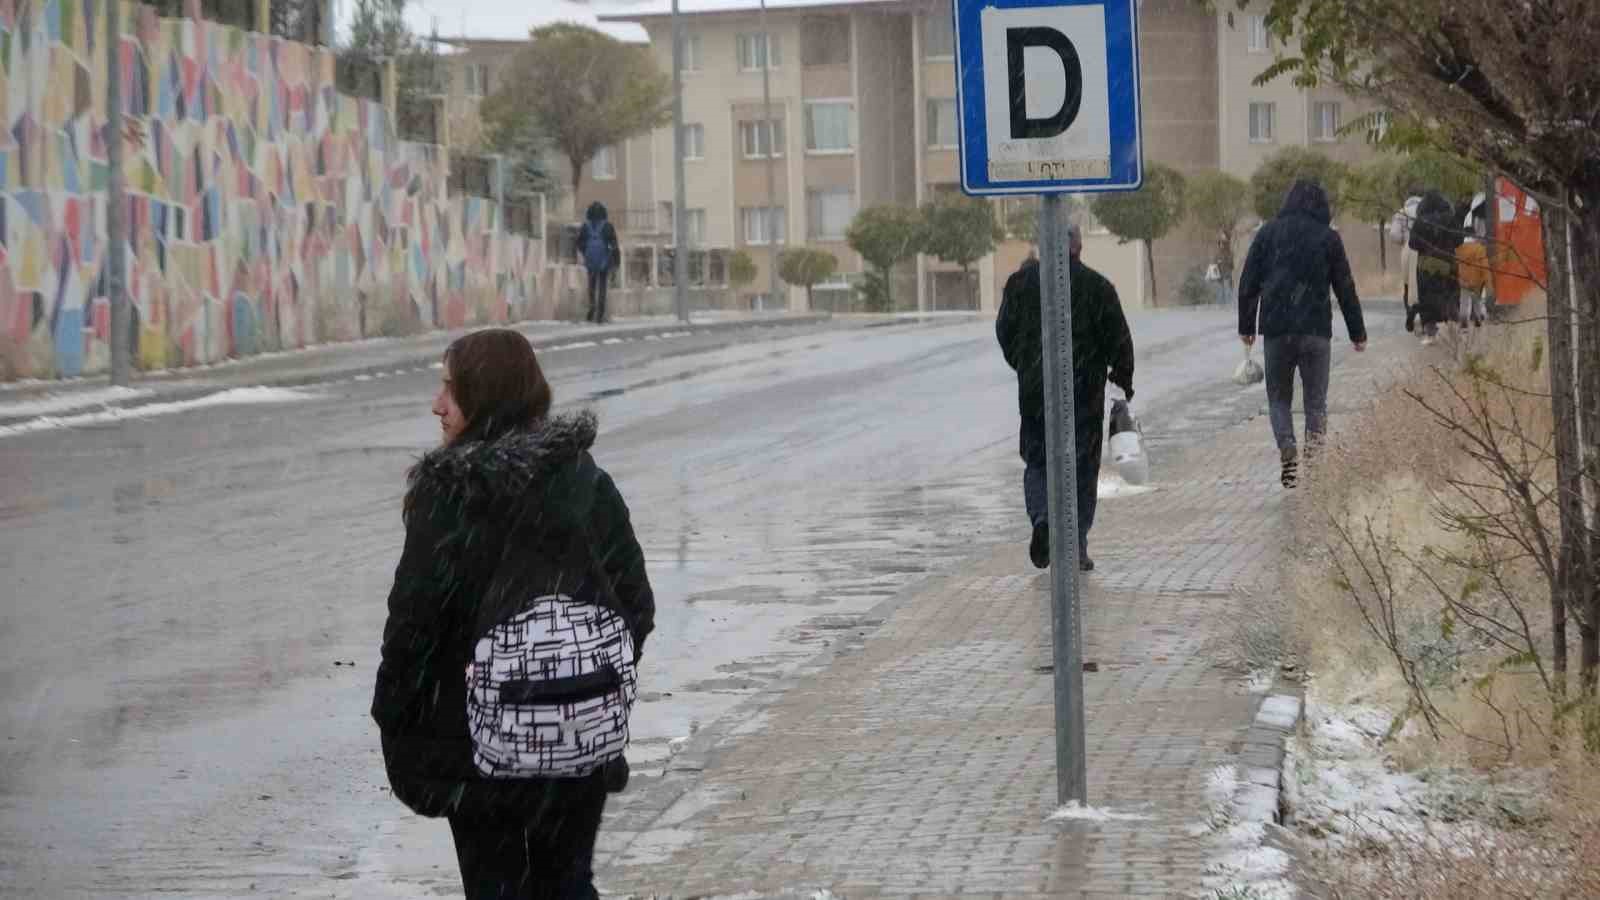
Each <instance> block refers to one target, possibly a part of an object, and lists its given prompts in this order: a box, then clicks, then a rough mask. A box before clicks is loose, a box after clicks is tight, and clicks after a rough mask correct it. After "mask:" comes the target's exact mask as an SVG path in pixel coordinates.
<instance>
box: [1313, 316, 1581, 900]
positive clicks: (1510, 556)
mask: <svg viewBox="0 0 1600 900" xmlns="http://www.w3.org/2000/svg"><path fill="white" fill-rule="evenodd" d="M1529 312H1530V313H1533V311H1531V310H1530V311H1529ZM1446 350H1449V351H1453V359H1452V353H1449V352H1445V351H1446ZM1547 377H1548V376H1547V373H1546V369H1545V367H1544V354H1543V341H1542V327H1540V326H1538V325H1521V326H1511V327H1493V328H1486V329H1484V331H1483V333H1481V334H1479V335H1476V336H1475V337H1474V339H1473V342H1472V343H1471V344H1470V345H1465V346H1457V347H1449V348H1441V349H1440V352H1439V353H1438V354H1437V355H1436V356H1429V357H1425V358H1423V360H1422V362H1421V363H1419V364H1416V365H1413V366H1411V367H1410V368H1407V369H1405V370H1403V371H1400V372H1398V373H1397V374H1396V375H1395V376H1394V380H1393V382H1392V383H1391V384H1388V385H1386V386H1384V387H1383V388H1382V389H1381V390H1380V391H1378V394H1377V397H1376V399H1375V401H1374V402H1373V403H1372V405H1371V406H1370V408H1368V409H1366V410H1364V411H1362V412H1361V413H1359V414H1358V415H1355V416H1352V417H1349V418H1348V419H1346V420H1345V421H1344V422H1343V423H1342V425H1343V427H1342V428H1341V431H1340V433H1339V435H1338V436H1336V437H1335V438H1334V439H1332V440H1331V441H1330V443H1329V444H1328V446H1327V447H1326V448H1325V449H1324V451H1323V452H1322V454H1321V456H1320V457H1319V458H1318V460H1317V461H1316V463H1315V465H1314V466H1312V467H1311V468H1310V470H1309V471H1308V472H1307V475H1306V477H1305V479H1304V481H1303V484H1302V490H1301V491H1300V492H1299V493H1298V496H1297V497H1296V502H1295V504H1294V509H1293V513H1292V532H1293V537H1292V543H1293V552H1291V553H1290V554H1288V555H1287V557H1286V558H1287V560H1288V561H1287V562H1286V566H1287V569H1286V572H1285V575H1286V579H1285V580H1286V582H1287V583H1288V584H1289V585H1290V586H1291V587H1290V589H1289V591H1288V592H1287V593H1288V611H1287V615H1286V621H1287V623H1288V624H1287V628H1288V634H1287V635H1286V636H1285V637H1284V638H1283V641H1282V644H1283V645H1284V646H1285V647H1290V648H1293V649H1294V650H1295V651H1297V652H1298V653H1300V654H1302V655H1303V661H1304V664H1305V666H1306V668H1307V669H1308V671H1309V672H1310V673H1311V677H1312V679H1313V683H1314V689H1315V692H1316V694H1317V697H1318V700H1319V702H1321V703H1323V704H1328V705H1332V706H1340V705H1345V704H1365V705H1370V706H1377V707H1381V708H1384V709H1387V710H1390V711H1393V712H1396V713H1398V714H1399V715H1398V718H1397V719H1396V720H1395V725H1394V728H1393V729H1392V730H1391V732H1390V733H1389V735H1388V737H1387V739H1386V741H1385V742H1384V750H1385V751H1386V753H1387V755H1388V758H1389V759H1390V761H1391V763H1392V764H1393V765H1396V766H1398V767H1400V768H1403V769H1405V770H1408V771H1415V772H1424V771H1426V772H1433V773H1441V772H1443V773H1449V774H1448V776H1447V779H1448V780H1449V783H1450V784H1451V785H1453V787H1452V788H1450V790H1455V791H1457V793H1458V794H1459V796H1456V797H1453V798H1447V799H1446V802H1445V808H1448V809H1450V810H1451V812H1450V813H1449V817H1450V818H1451V819H1452V821H1451V822H1450V823H1449V824H1448V825H1445V824H1441V823H1440V822H1439V821H1438V818H1437V817H1438V816H1439V815H1440V809H1439V808H1433V809H1430V810H1429V811H1428V812H1427V813H1425V814H1428V815H1433V816H1435V817H1436V818H1435V819H1434V820H1433V821H1434V826H1431V827H1430V828H1428V829H1425V830H1423V831H1422V832H1420V833H1417V832H1407V833H1396V832H1393V831H1390V830H1385V829H1384V828H1383V827H1382V826H1376V825H1371V824H1370V823H1369V825H1368V826H1367V827H1366V829H1365V831H1364V832H1363V831H1362V829H1363V826H1362V823H1350V825H1351V827H1350V830H1351V831H1354V832H1361V833H1362V838H1361V839H1360V840H1358V841H1356V842H1355V843H1354V848H1353V849H1351V848H1350V847H1349V846H1348V845H1347V847H1346V849H1344V850H1341V851H1334V850H1330V849H1328V848H1326V847H1324V848H1323V853H1322V854H1321V855H1320V858H1318V859H1317V860H1316V861H1314V862H1313V864H1312V872H1311V873H1310V876H1309V880H1310V881H1312V882H1314V883H1315V884H1314V886H1312V887H1311V889H1310V893H1311V894H1312V895H1313V896H1319V897H1327V898H1337V900H1344V898H1400V897H1407V898H1410V897H1450V898H1458V897H1459V898H1467V900H1475V898H1490V897H1494V898H1524V897H1525V898H1535V897H1538V898H1545V897H1597V898H1600V784H1596V782H1597V781H1600V779H1595V778H1593V776H1592V773H1593V769H1594V765H1595V760H1594V759H1593V758H1592V757H1589V756H1586V755H1585V754H1584V753H1583V751H1582V750H1581V749H1578V748H1576V747H1575V746H1574V745H1576V744H1578V743H1579V742H1578V741H1576V740H1573V739H1571V736H1572V733H1573V731H1574V730H1575V729H1572V728H1571V727H1570V726H1569V722H1570V720H1571V716H1570V714H1569V713H1568V711H1563V710H1562V708H1561V707H1560V706H1559V704H1558V697H1557V696H1556V695H1555V694H1554V693H1553V688H1552V679H1553V678H1554V674H1553V673H1552V671H1551V667H1550V661H1551V657H1552V647H1551V612H1550V608H1549V598H1550V589H1549V583H1548V581H1547V580H1546V577H1545V571H1544V569H1543V568H1542V567H1541V566H1540V564H1539V559H1538V555H1537V553H1533V552H1529V551H1528V541H1527V535H1528V534H1530V533H1532V532H1535V531H1537V530H1538V528H1537V527H1535V525H1537V526H1538V527H1542V528H1546V529H1548V530H1549V531H1550V533H1552V534H1554V533H1555V532H1556V522H1555V516H1556V510H1555V509H1554V506H1553V504H1548V503H1546V504H1542V505H1540V504H1533V505H1532V506H1533V507H1535V511H1534V512H1533V514H1532V515H1531V517H1530V515H1528V514H1527V513H1528V508H1519V507H1518V506H1517V504H1516V501H1515V497H1514V496H1512V497H1511V499H1507V498H1508V493H1507V492H1506V491H1505V490H1504V489H1503V488H1502V487H1501V485H1502V484H1503V483H1504V482H1505V477H1504V473H1503V472H1498V471H1496V468H1495V465H1494V464H1493V463H1492V462H1486V461H1485V459H1484V455H1485V454H1483V453H1476V454H1475V453H1473V452H1469V450H1470V448H1472V447H1473V446H1474V444H1473V436H1472V434H1471V433H1466V432H1463V431H1461V430H1460V429H1459V427H1458V426H1460V425H1461V424H1462V423H1463V422H1472V421H1473V417H1474V414H1475V413H1476V414H1480V416H1479V421H1480V422H1481V424H1478V425H1469V430H1470V429H1473V428H1475V429H1476V431H1477V433H1478V435H1479V436H1481V437H1489V438H1491V439H1492V440H1491V443H1492V444H1494V445H1495V446H1498V447H1500V448H1502V449H1504V451H1505V456H1506V458H1507V459H1508V460H1509V462H1510V464H1511V467H1512V468H1513V469H1515V470H1516V471H1518V472H1521V473H1524V474H1525V475H1526V477H1527V479H1528V481H1529V483H1530V484H1532V485H1534V486H1535V491H1534V495H1535V496H1537V495H1538V489H1540V488H1542V489H1544V490H1549V489H1551V488H1552V487H1553V484H1554V464H1553V461H1552V460H1550V459H1549V458H1548V457H1547V456H1546V455H1544V454H1541V452H1540V450H1539V448H1540V447H1541V446H1542V445H1546V444H1548V443H1549V441H1550V435H1551V432H1552V427H1553V426H1552V423H1551V418H1550V411H1549V403H1548V400H1547V398H1546V397H1545V396H1542V395H1543V394H1544V393H1545V392H1547V391H1548V385H1547V383H1546V378H1547ZM1430 410H1431V411H1432V412H1430ZM1574 630H1575V629H1574ZM1573 659H1574V660H1576V654H1575V653H1573ZM1572 687H1573V689H1574V690H1575V689H1576V685H1575V683H1574V684H1573V686H1572ZM1564 727H1565V731H1563V728H1564ZM1563 735H1565V738H1563ZM1530 773H1537V774H1538V776H1539V780H1540V783H1541V784H1543V785H1547V788H1546V789H1545V790H1544V791H1543V792H1542V793H1541V795H1540V796H1541V797H1542V798H1544V799H1546V800H1547V802H1545V803H1543V804H1540V810H1541V811H1540V812H1539V813H1538V814H1537V815H1534V816H1531V817H1530V816H1528V815H1527V814H1526V811H1525V810H1524V811H1520V812H1518V813H1517V814H1512V813H1511V812H1509V811H1508V810H1507V809H1506V808H1504V806H1503V804H1499V803H1497V802H1494V801H1485V800H1483V798H1484V797H1489V796H1493V795H1494V794H1493V788H1492V786H1491V785H1492V784H1493V783H1495V782H1496V781H1505V780H1524V781H1525V780H1526V779H1528V778H1529V777H1532V776H1531V775H1530ZM1463 785H1465V786H1466V787H1461V786H1463ZM1474 785H1476V787H1474ZM1463 796H1465V797H1475V798H1476V799H1474V800H1472V801H1471V802H1468V801H1465V800H1461V799H1460V797H1463ZM1479 801H1482V802H1479Z"/></svg>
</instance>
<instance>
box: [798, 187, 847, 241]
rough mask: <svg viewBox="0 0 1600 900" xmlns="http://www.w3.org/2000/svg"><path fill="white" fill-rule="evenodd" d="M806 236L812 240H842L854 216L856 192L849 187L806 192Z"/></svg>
mask: <svg viewBox="0 0 1600 900" xmlns="http://www.w3.org/2000/svg"><path fill="white" fill-rule="evenodd" d="M806 207H807V209H806V218H807V220H809V221H808V226H809V227H808V228H807V232H808V236H809V237H810V238H811V239H812V240H814V241H842V240H844V233H845V232H846V231H848V230H850V222H851V220H853V219H854V218H855V216H856V194H855V191H852V190H851V189H849V188H826V189H822V190H814V191H807V192H806Z"/></svg>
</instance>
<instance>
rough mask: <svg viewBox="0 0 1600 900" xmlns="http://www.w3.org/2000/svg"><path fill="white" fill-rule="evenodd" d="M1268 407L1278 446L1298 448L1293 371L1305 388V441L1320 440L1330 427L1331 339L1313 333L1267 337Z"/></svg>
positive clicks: (1284, 450)
mask: <svg viewBox="0 0 1600 900" xmlns="http://www.w3.org/2000/svg"><path fill="white" fill-rule="evenodd" d="M1265 343H1266V358H1267V410H1268V412H1269V413H1270V416H1271V419H1272V437H1273V439H1274V440H1276V441H1277V442H1278V450H1279V451H1282V452H1287V451H1290V450H1293V449H1295V438H1294V374H1295V372H1297V371H1298V372H1299V373H1300V386H1301V387H1302V388H1303V389H1304V391H1305V409H1306V443H1307V444H1309V445H1312V446H1315V445H1316V444H1318V443H1320V442H1321V440H1322V436H1323V435H1324V434H1326V433H1327V431H1328V366H1329V363H1330V360H1331V357H1332V350H1331V348H1330V345H1331V343H1332V342H1331V341H1329V340H1328V339H1327V338H1325V337H1317V336H1316V335H1311V334H1284V335H1279V336H1277V337H1269V338H1267V339H1266V342H1265Z"/></svg>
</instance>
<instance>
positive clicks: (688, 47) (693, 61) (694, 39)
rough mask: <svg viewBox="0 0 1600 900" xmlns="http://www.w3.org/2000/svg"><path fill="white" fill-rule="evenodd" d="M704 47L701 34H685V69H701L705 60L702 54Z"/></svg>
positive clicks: (693, 70)
mask: <svg viewBox="0 0 1600 900" xmlns="http://www.w3.org/2000/svg"><path fill="white" fill-rule="evenodd" d="M703 49H704V44H703V43H702V42H701V40H700V35H698V34H686V35H684V36H683V71H685V72H698V71H700V68H701V66H702V65H703V64H704V61H705V57H704V56H703V55H702V53H703Z"/></svg>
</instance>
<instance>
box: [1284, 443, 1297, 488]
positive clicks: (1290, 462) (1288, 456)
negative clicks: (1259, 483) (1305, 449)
mask: <svg viewBox="0 0 1600 900" xmlns="http://www.w3.org/2000/svg"><path fill="white" fill-rule="evenodd" d="M1282 458H1283V473H1282V475H1280V476H1279V480H1280V481H1281V482H1282V483H1283V486H1284V487H1286V488H1292V487H1294V486H1295V484H1296V483H1297V482H1298V481H1299V480H1300V460H1299V458H1298V455H1297V454H1296V453H1295V451H1294V448H1292V447H1291V448H1290V449H1288V450H1285V451H1283V453H1282Z"/></svg>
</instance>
